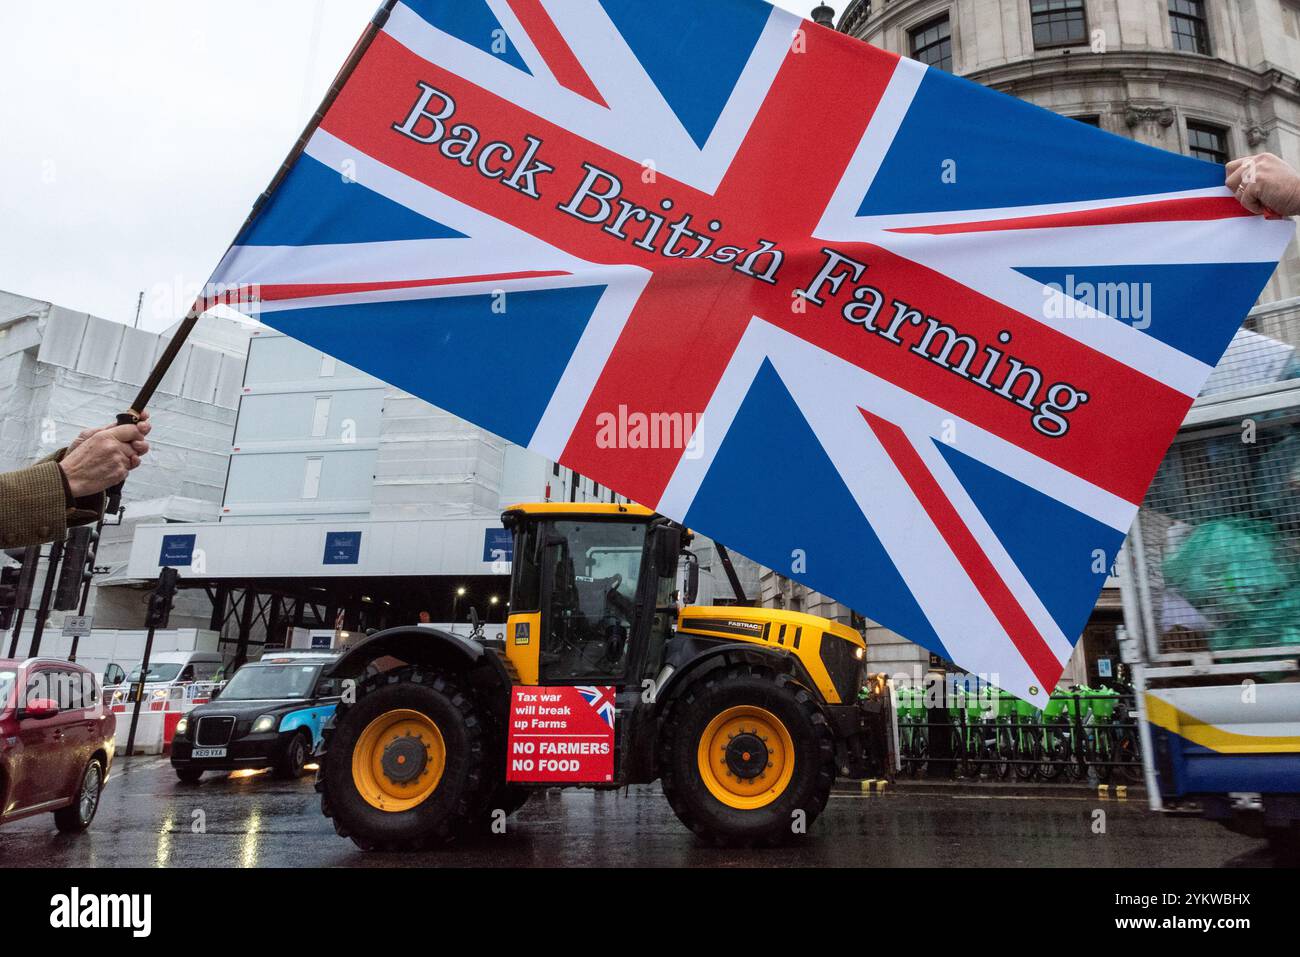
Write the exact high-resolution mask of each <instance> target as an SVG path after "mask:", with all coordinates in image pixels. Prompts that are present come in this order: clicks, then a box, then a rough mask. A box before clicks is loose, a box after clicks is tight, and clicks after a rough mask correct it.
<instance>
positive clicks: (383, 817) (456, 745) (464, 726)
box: [316, 667, 487, 851]
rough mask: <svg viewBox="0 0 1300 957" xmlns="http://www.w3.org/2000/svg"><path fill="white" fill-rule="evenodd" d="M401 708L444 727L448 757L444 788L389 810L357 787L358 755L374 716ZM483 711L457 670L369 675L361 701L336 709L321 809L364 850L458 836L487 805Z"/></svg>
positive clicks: (422, 845)
mask: <svg viewBox="0 0 1300 957" xmlns="http://www.w3.org/2000/svg"><path fill="white" fill-rule="evenodd" d="M399 709H407V710H412V711H419V712H421V713H423V714H424V715H426V716H427V717H428V718H429V719H430V720H432V721H433V722H434V723H435V724H436V725H437V727H438V731H439V733H440V734H441V735H442V738H443V742H444V746H445V751H446V761H445V766H444V769H443V772H442V776H441V778H440V779H439V782H438V785H437V788H436V789H435V790H434V791H433V793H432V794H430V795H429V796H428V797H427V798H426V799H425V800H424V801H423V802H422V803H420V804H418V805H416V806H415V807H412V808H410V809H408V810H404V811H396V812H393V811H383V810H380V809H379V808H377V807H375V806H374V805H372V804H371V803H370V802H368V801H367V800H366V799H365V798H364V797H362V796H361V793H360V792H359V791H358V789H357V784H356V782H355V781H354V779H353V774H352V754H353V750H354V747H355V746H356V744H357V740H358V739H359V738H360V736H361V734H362V732H363V731H364V730H365V729H366V727H367V726H368V725H369V724H370V722H371V721H373V720H375V719H376V718H377V717H379V716H380V715H382V714H385V713H386V712H389V711H394V710H399ZM480 711H481V705H480V704H479V703H478V702H477V701H476V699H475V698H474V697H472V696H471V695H469V694H468V693H466V692H465V691H464V690H462V688H461V686H460V684H459V683H458V682H457V680H456V676H455V675H454V674H447V673H444V672H441V671H435V670H428V669H422V668H418V667H413V668H401V669H395V670H393V671H388V672H384V673H382V674H379V675H376V676H374V677H372V678H370V679H369V680H367V681H366V682H365V683H364V684H362V686H361V687H360V688H359V689H358V691H357V700H356V703H355V704H352V705H348V706H344V705H342V704H340V705H339V709H338V711H337V712H336V714H335V719H334V728H333V731H332V733H331V734H330V736H329V741H328V745H327V748H326V751H325V755H324V756H323V758H322V759H321V764H320V771H319V773H318V774H317V776H316V790H317V791H319V792H320V795H321V813H322V814H324V815H325V817H327V818H329V819H331V821H332V822H333V824H334V830H335V832H336V833H337V834H338V835H339V836H340V837H346V838H350V839H351V840H352V842H353V843H354V844H356V845H357V847H359V848H361V849H362V850H365V851H372V850H373V851H416V850H424V849H426V848H431V847H437V846H439V845H442V844H446V843H448V842H449V841H452V840H454V839H455V838H456V837H458V836H460V835H461V834H462V833H464V832H465V831H467V830H469V829H470V828H471V827H472V826H473V824H474V822H475V821H476V819H477V818H478V817H479V815H480V813H481V810H482V803H483V792H484V780H485V774H486V769H485V759H486V755H487V748H486V745H485V733H486V732H485V722H484V720H483V716H482V715H481V713H480Z"/></svg>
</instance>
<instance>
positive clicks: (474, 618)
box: [469, 605, 479, 631]
mask: <svg viewBox="0 0 1300 957" xmlns="http://www.w3.org/2000/svg"><path fill="white" fill-rule="evenodd" d="M469 621H470V624H471V625H473V626H474V630H475V631H478V628H479V617H478V608H476V607H475V606H473V605H470V606H469Z"/></svg>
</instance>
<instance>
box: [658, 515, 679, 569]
mask: <svg viewBox="0 0 1300 957" xmlns="http://www.w3.org/2000/svg"><path fill="white" fill-rule="evenodd" d="M654 536H655V537H654V557H655V568H656V569H657V570H658V572H659V577H660V578H676V577H677V556H678V555H680V554H681V551H682V530H681V529H680V528H678V527H677V526H676V525H656V526H655V530H654Z"/></svg>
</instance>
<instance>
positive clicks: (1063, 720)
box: [897, 688, 1142, 784]
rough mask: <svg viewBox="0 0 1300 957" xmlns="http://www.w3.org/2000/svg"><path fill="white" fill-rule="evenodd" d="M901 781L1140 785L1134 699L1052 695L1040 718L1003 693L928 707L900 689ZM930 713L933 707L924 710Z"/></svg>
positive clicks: (1108, 693) (921, 695)
mask: <svg viewBox="0 0 1300 957" xmlns="http://www.w3.org/2000/svg"><path fill="white" fill-rule="evenodd" d="M897 698H898V730H899V753H900V755H901V758H902V773H903V775H905V776H909V777H935V776H936V774H935V770H936V768H938V769H943V768H946V769H947V770H948V776H951V777H963V778H994V779H999V780H1007V779H1015V780H1019V781H1071V782H1073V781H1081V780H1084V779H1090V778H1095V779H1096V780H1097V781H1102V782H1110V781H1114V782H1115V783H1118V784H1136V783H1139V782H1140V781H1141V780H1142V757H1141V753H1140V751H1139V746H1138V727H1137V721H1136V718H1135V713H1136V712H1135V708H1134V702H1133V697H1132V696H1131V695H1122V694H1120V692H1118V691H1114V690H1112V689H1109V688H1101V689H1091V688H1076V689H1071V690H1069V691H1062V690H1058V691H1056V692H1053V694H1052V696H1051V698H1050V699H1049V701H1048V704H1047V707H1046V708H1044V709H1042V710H1041V711H1040V710H1039V709H1038V708H1035V707H1034V706H1033V705H1031V704H1029V703H1028V702H1025V701H1021V700H1019V699H1018V698H1015V697H1012V696H1011V695H1008V694H1006V693H1005V692H996V691H994V692H980V693H970V694H967V693H964V692H963V691H961V690H958V691H957V692H956V694H952V693H949V694H948V696H947V700H946V701H945V702H942V703H940V702H928V701H926V700H925V692H924V691H923V690H922V689H919V688H900V689H898V691H897ZM927 705H934V706H933V707H927Z"/></svg>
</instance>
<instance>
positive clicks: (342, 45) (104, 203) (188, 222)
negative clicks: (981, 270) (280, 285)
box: [0, 0, 843, 329]
mask: <svg viewBox="0 0 1300 957" xmlns="http://www.w3.org/2000/svg"><path fill="white" fill-rule="evenodd" d="M649 2H653V0H649ZM700 2H701V3H707V2H708V0H700ZM377 5H378V0H181V2H177V0H115V2H105V0H60V2H57V3H54V2H38V3H29V2H19V0H4V2H3V3H0V37H3V38H4V39H5V40H6V44H5V46H6V49H5V54H4V56H3V57H0V137H3V139H2V140H0V289H3V290H6V291H9V292H16V293H19V294H21V295H25V296H31V297H32V298H35V299H46V300H49V301H52V302H55V303H58V304H59V305H63V306H68V307H69V308H73V309H76V310H79V311H84V312H91V313H94V314H96V315H100V316H104V317H106V318H109V319H115V320H118V321H120V322H127V323H129V322H131V321H132V320H133V319H134V318H135V312H136V303H137V298H138V297H139V294H140V293H141V292H142V291H143V292H144V293H145V298H144V307H143V310H142V314H141V320H140V325H141V326H142V327H143V328H147V329H162V328H165V327H166V326H169V325H171V324H172V323H173V322H174V321H175V320H176V319H178V318H180V316H181V313H182V312H183V311H184V310H185V309H186V308H187V307H188V306H189V304H190V302H191V301H192V300H193V297H194V293H195V291H196V290H197V289H198V288H199V287H200V286H201V285H202V283H203V282H204V281H206V280H207V278H208V276H209V274H210V273H211V272H212V270H213V268H214V267H215V266H216V264H217V261H218V260H219V259H220V258H221V255H222V254H223V253H224V252H225V250H226V247H227V246H228V245H229V243H230V241H231V239H233V238H234V235H235V232H236V230H238V228H239V226H240V225H241V224H242V223H243V221H244V218H245V216H246V215H247V213H248V210H249V208H250V206H251V204H252V202H253V200H254V199H255V198H256V197H257V194H258V193H259V192H261V190H262V189H264V188H265V186H266V184H267V183H268V182H269V181H270V179H271V176H272V175H273V174H274V173H275V171H276V169H277V168H278V167H279V165H280V163H281V161H282V160H283V159H284V157H285V155H286V154H287V153H288V151H289V150H290V148H291V147H292V146H293V143H294V141H295V140H296V139H297V136H298V134H299V133H300V132H301V130H302V127H303V126H304V124H305V123H306V121H307V119H308V118H309V117H310V115H311V113H312V111H313V110H314V108H315V106H316V105H317V104H318V103H319V101H320V99H321V97H322V96H323V95H324V92H325V90H326V88H327V87H328V86H329V82H330V80H331V79H332V78H333V76H334V74H335V72H336V71H337V69H338V68H339V66H341V65H342V63H343V61H344V59H345V58H346V57H347V54H348V51H349V50H350V49H351V48H352V44H353V43H354V42H355V40H356V38H357V37H358V36H359V35H360V34H361V31H362V29H363V28H364V26H365V23H366V21H367V19H368V18H369V17H370V15H371V14H372V13H373V12H374V9H375V7H376V6H377ZM778 5H779V6H782V7H785V8H786V9H788V10H791V11H793V12H795V13H798V14H800V15H803V16H807V15H808V13H809V12H810V11H811V10H812V8H813V7H814V6H816V5H817V0H778ZM831 5H832V6H837V4H835V3H832V4H831ZM842 5H843V4H842V3H841V4H839V5H838V6H842Z"/></svg>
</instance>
